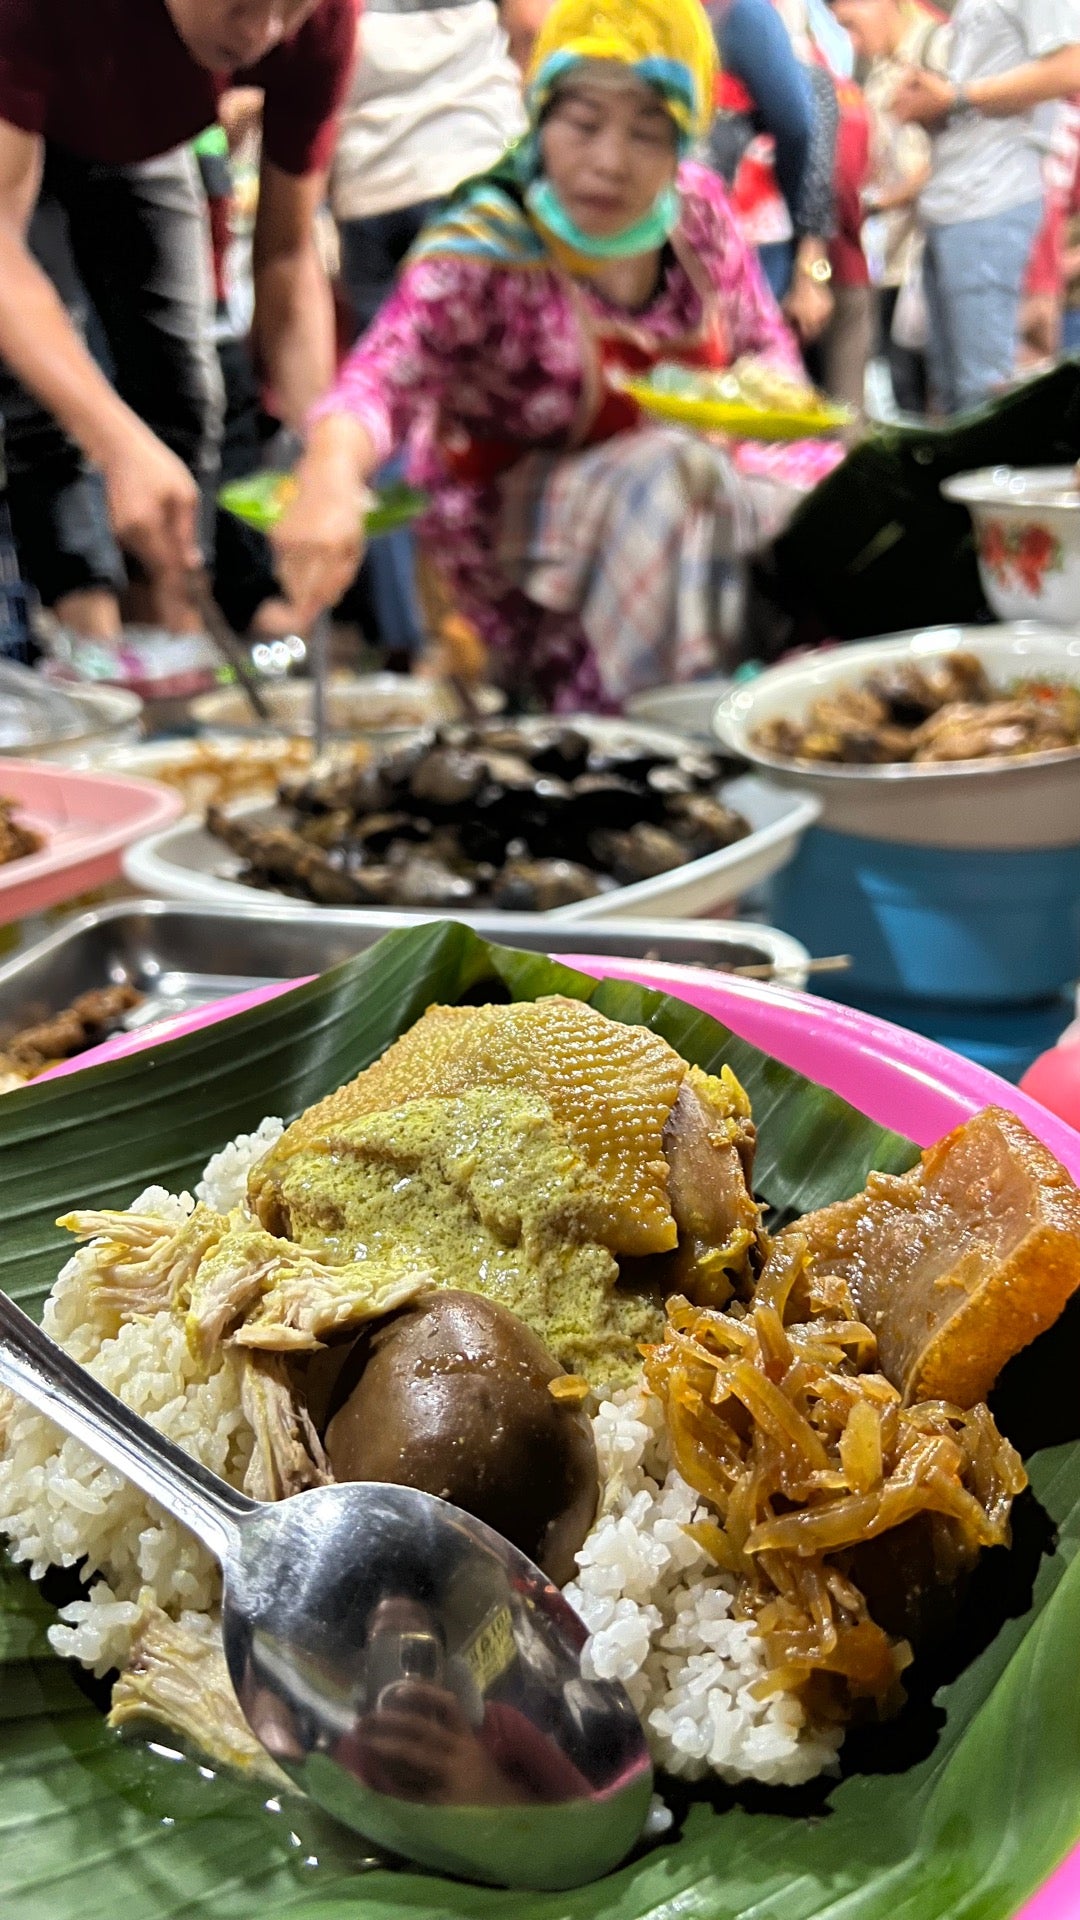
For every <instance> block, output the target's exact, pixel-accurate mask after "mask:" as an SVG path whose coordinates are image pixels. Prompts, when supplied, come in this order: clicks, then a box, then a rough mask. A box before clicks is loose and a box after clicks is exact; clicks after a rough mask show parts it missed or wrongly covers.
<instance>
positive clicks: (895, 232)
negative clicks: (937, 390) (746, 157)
mask: <svg viewBox="0 0 1080 1920" xmlns="http://www.w3.org/2000/svg"><path fill="white" fill-rule="evenodd" d="M832 10H833V12H834V13H835V15H836V18H837V20H838V21H839V22H840V25H841V26H842V27H844V28H845V29H846V31H847V33H848V35H849V37H850V39H851V43H852V46H853V47H854V49H855V52H856V54H857V55H858V57H859V59H860V60H861V61H863V62H865V64H866V72H865V76H864V81H863V88H864V93H865V96H866V104H867V108H868V110H869V113H870V169H871V170H870V180H869V184H868V186H867V189H866V191H865V193H864V195H863V205H864V207H865V209H866V212H867V213H868V214H869V215H871V216H876V217H877V218H879V219H880V221H881V235H882V242H883V244H882V248H881V261H880V267H879V273H880V279H879V295H878V315H879V327H878V333H879V340H880V344H881V350H882V351H883V353H884V356H885V358H886V360H887V361H888V365H889V372H890V375H891V378H892V386H893V394H894V397H895V399H896V404H897V406H898V407H900V408H901V409H902V411H903V412H905V413H918V414H922V413H925V412H926V406H927V399H928V392H927V377H926V361H925V357H924V355H923V354H921V353H919V352H917V351H916V350H915V349H913V348H911V347H906V346H901V345H899V344H898V343H897V342H896V340H895V339H894V338H893V321H894V319H895V317H896V308H897V303H898V301H899V299H900V294H901V291H902V289H903V288H904V287H905V286H907V285H909V284H910V283H911V282H912V281H913V280H914V279H915V277H916V276H918V277H919V278H920V280H921V275H922V248H923V242H922V228H921V226H920V223H919V212H918V204H919V196H920V195H921V193H922V191H923V188H924V187H925V186H926V184H927V182H928V180H929V178H930V136H929V134H928V133H927V132H926V130H925V129H924V128H923V127H920V126H916V125H914V124H912V123H910V122H909V123H906V124H902V123H901V122H899V121H898V120H897V119H896V118H895V117H894V115H893V111H892V106H893V101H894V99H895V97H896V92H897V89H898V87H899V86H900V84H901V82H902V81H903V79H904V78H905V76H906V74H907V72H908V71H909V69H911V68H913V67H916V68H917V67H929V68H931V69H933V70H934V71H935V72H939V73H944V72H945V70H946V68H947V65H948V58H949V28H948V21H947V19H946V16H945V15H944V14H942V13H940V12H939V11H938V10H937V8H936V7H931V6H926V5H924V4H923V0H832Z"/></svg>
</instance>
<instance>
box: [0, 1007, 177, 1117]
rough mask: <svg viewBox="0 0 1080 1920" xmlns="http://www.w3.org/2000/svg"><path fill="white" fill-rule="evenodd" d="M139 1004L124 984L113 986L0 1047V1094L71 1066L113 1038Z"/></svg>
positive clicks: (39, 1023) (25, 1029)
mask: <svg viewBox="0 0 1080 1920" xmlns="http://www.w3.org/2000/svg"><path fill="white" fill-rule="evenodd" d="M142 998H143V996H142V994H141V993H140V992H139V991H138V988H137V987H133V986H131V984H130V983H129V982H128V981H126V980H125V981H122V982H121V983H120V984H119V985H118V986H112V987H96V988H95V989H94V990H93V992H91V993H84V994H81V995H80V996H79V998H78V1000H76V1001H74V1002H73V1004H72V1005H71V1006H70V1007H65V1008H64V1009H63V1011H62V1012H60V1013H54V1014H51V1015H50V1016H49V1017H48V1019H45V1020H41V1021H39V1022H38V1023H37V1024H36V1025H34V1026H30V1027H23V1028H22V1029H21V1030H20V1031H19V1032H17V1033H14V1034H11V1035H10V1037H9V1038H7V1039H6V1040H4V1041H3V1042H2V1043H0V1093H12V1092H14V1091H15V1090H16V1088H18V1087H21V1086H23V1085H25V1083H26V1082H27V1081H28V1080H34V1079H36V1078H37V1075H38V1074H39V1073H44V1072H45V1071H46V1069H47V1068H48V1067H55V1066H57V1065H58V1064H59V1062H60V1061H61V1060H74V1059H75V1057H76V1055H77V1054H80V1053H86V1051H87V1050H88V1048H90V1047H97V1046H100V1045H101V1043H102V1041H103V1040H108V1038H109V1037H110V1035H111V1034H114V1033H116V1032H118V1030H119V1029H120V1028H121V1027H122V1026H123V1024H124V1019H125V1017H126V1015H127V1014H129V1013H130V1012H131V1011H132V1009H133V1008H134V1007H137V1006H139V1005H140V1004H141V1002H142Z"/></svg>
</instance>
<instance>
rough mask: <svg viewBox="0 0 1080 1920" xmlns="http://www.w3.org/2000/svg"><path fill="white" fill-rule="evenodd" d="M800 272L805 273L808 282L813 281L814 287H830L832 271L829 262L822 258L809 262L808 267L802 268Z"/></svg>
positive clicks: (830, 262)
mask: <svg viewBox="0 0 1080 1920" xmlns="http://www.w3.org/2000/svg"><path fill="white" fill-rule="evenodd" d="M802 272H803V273H805V275H806V277H807V279H808V280H813V282H814V284H815V285H816V286H819V287H828V286H831V285H832V277H833V270H832V261H831V260H826V259H824V258H822V259H818V260H811V262H810V265H809V266H808V267H803V268H802Z"/></svg>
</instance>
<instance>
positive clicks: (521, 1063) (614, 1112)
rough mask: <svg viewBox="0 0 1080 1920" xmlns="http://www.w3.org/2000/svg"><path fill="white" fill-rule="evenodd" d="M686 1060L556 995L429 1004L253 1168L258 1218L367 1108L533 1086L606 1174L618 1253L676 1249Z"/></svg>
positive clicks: (385, 1109) (611, 1245) (651, 1036)
mask: <svg viewBox="0 0 1080 1920" xmlns="http://www.w3.org/2000/svg"><path fill="white" fill-rule="evenodd" d="M686 1073H687V1067H686V1062H685V1061H684V1060H681V1059H680V1058H679V1055H678V1054H677V1053H676V1052H675V1051H674V1048H672V1047H669V1046H668V1044H667V1041H666V1040H661V1039H660V1037H659V1036H658V1035H657V1034H655V1033H650V1032H649V1030H648V1028H646V1027H627V1026H622V1025H621V1024H620V1023H619V1022H617V1021H614V1020H608V1019H606V1018H605V1017H604V1015H603V1014H601V1013H596V1012H594V1010H593V1009H592V1008H591V1007H588V1006H586V1005H585V1004H584V1003H583V1002H582V1001H579V1000H567V999H563V998H561V997H552V998H550V999H546V1000H530V1001H524V1002H522V1003H520V1004H518V1005H515V1006H509V1007H430V1008H429V1009H428V1011H427V1013H426V1014H425V1015H424V1017H423V1019H422V1020H418V1021H417V1023H416V1025H415V1026H414V1027H411V1028H410V1029H409V1031H408V1033H405V1034H403V1035H402V1037H401V1039H400V1040H398V1041H397V1042H396V1043H395V1044H394V1046H392V1047H391V1048H390V1049H389V1051H388V1052H387V1053H385V1054H384V1055H383V1057H382V1059H381V1060H376V1062H375V1063H374V1065H373V1066H370V1067H368V1069H367V1070H366V1072H364V1073H362V1074H361V1075H360V1077H359V1079H357V1080H354V1081H352V1082H351V1084H350V1085H349V1086H347V1087H342V1088H341V1089H340V1091H339V1092H337V1093H333V1094H331V1095H330V1098H329V1099H328V1100H323V1101H322V1102H321V1103H320V1104H319V1106H317V1107H312V1108H311V1110H310V1112H308V1113H305V1114H302V1115H301V1117H300V1119H299V1120H297V1121H296V1123H295V1125H294V1126H291V1127H290V1128H289V1130H288V1132H287V1133H286V1134H284V1135H283V1137H282V1139H281V1140H280V1141H279V1142H278V1144H277V1146H276V1147H274V1148H273V1149H272V1151H271V1152H270V1153H269V1154H268V1155H267V1157H266V1159H265V1160H263V1161H262V1162H261V1163H260V1164H259V1166H257V1167H256V1168H255V1170H254V1172H253V1174H252V1181H251V1187H250V1194H251V1199H252V1201H253V1202H254V1204H255V1207H256V1210H257V1211H258V1213H259V1216H260V1218H261V1219H262V1220H263V1221H264V1222H268V1221H269V1219H270V1217H271V1216H272V1214H273V1210H274V1201H275V1196H276V1192H277V1191H279V1190H280V1182H281V1178H282V1174H283V1171H284V1168H285V1167H286V1166H287V1164H288V1162H289V1161H290V1160H291V1159H292V1158H293V1156H294V1155H295V1154H296V1153H297V1152H298V1151H301V1150H303V1151H305V1152H309V1153H310V1152H312V1151H314V1152H318V1151H319V1150H320V1148H321V1147H324V1143H325V1142H326V1140H327V1139H328V1137H331V1136H333V1135H334V1134H336V1133H338V1132H340V1130H341V1128H342V1127H343V1126H345V1125H347V1124H348V1123H349V1122H350V1121H353V1120H358V1119H360V1118H361V1116H362V1115H364V1114H369V1113H390V1112H393V1111H394V1110H395V1109H396V1108H398V1107H402V1106H405V1105H406V1104H407V1103H408V1102H409V1101H411V1100H419V1099H428V1100H452V1099H455V1098H457V1097H458V1096H459V1095H461V1094H463V1093H473V1092H476V1091H477V1090H478V1089H480V1088H481V1087H492V1088H508V1087H513V1088H515V1089H517V1090H518V1091H519V1092H522V1093H534V1094H537V1095H538V1096H539V1097H540V1099H542V1100H544V1101H546V1103H547V1105H548V1106H549V1107H550V1108H551V1111H552V1114H553V1115H554V1117H555V1119H556V1121H557V1122H558V1123H559V1124H560V1125H561V1126H562V1127H563V1128H564V1129H565V1131H566V1133H567V1134H568V1135H569V1137H570V1140H571V1141H572V1143H573V1145H574V1146H575V1147H576V1148H577V1149H578V1151H579V1152H580V1154H581V1156H582V1158H583V1159H584V1161H585V1164H586V1165H587V1166H588V1167H590V1168H591V1169H592V1171H593V1172H594V1173H596V1174H597V1175H598V1176H599V1179H600V1181H601V1183H602V1185H603V1188H604V1192H605V1194H606V1197H607V1207H608V1213H609V1219H608V1222H607V1224H606V1229H605V1233H604V1244H605V1245H606V1246H607V1247H608V1249H609V1251H610V1252H611V1253H615V1254H648V1253H667V1252H670V1251H671V1249H672V1248H674V1247H675V1246H676V1245H677V1243H678V1228H677V1227H676V1224H675V1220H674V1217H673V1215H672V1212H671V1207H670V1206H669V1204H668V1195H667V1183H668V1166H667V1161H666V1159H665V1158H664V1147H663V1135H664V1128H665V1126H666V1125H667V1122H668V1119H669V1117H670V1114H671V1110H672V1108H673V1107H674V1105H675V1102H676V1099H677V1098H678V1094H679V1089H680V1087H681V1086H682V1083H683V1080H684V1079H685V1078H686Z"/></svg>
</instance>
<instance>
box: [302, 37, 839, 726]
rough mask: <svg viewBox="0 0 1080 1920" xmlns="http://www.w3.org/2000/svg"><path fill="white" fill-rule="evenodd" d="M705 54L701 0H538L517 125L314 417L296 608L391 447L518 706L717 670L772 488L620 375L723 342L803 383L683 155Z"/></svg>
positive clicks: (622, 691) (315, 592) (313, 596)
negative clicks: (512, 139) (526, 112)
mask: <svg viewBox="0 0 1080 1920" xmlns="http://www.w3.org/2000/svg"><path fill="white" fill-rule="evenodd" d="M713 61H714V53H713V38H712V34H711V31H710V29H709V26H708V22H707V20H706V18H705V15H704V13H703V11H702V8H701V6H700V4H699V0H557V4H556V6H555V8H554V10H553V12H552V13H551V14H550V15H549V16H548V19H547V22H546V23H545V26H544V28H543V30H542V32H541V35H540V37H539V39H538V41H537V45H536V50H535V53H534V59H533V68H532V78H531V85H530V91H529V106H530V115H531V119H532V124H533V128H534V132H533V135H532V136H531V138H530V139H529V140H527V141H526V142H525V143H524V145H523V146H522V147H521V148H519V149H517V150H516V151H515V152H514V153H513V154H511V155H510V156H508V159H507V161H506V162H504V163H503V165H502V167H501V168H499V169H497V170H496V171H495V173H493V174H490V175H488V176H486V177H485V178H483V179H481V180H479V181H476V182H472V183H470V184H468V185H467V186H466V187H465V188H463V189H462V190H461V191H460V193H459V194H458V195H457V197H456V198H455V200H454V201H453V202H452V203H451V205H450V207H449V208H448V210H447V212H446V214H445V215H443V216H442V217H441V218H440V219H439V220H438V221H437V222H436V223H435V224H434V225H433V227H432V228H430V229H429V230H428V232H427V233H426V234H425V235H424V236H423V237H422V239H421V241H420V244H419V246H418V248H417V250H416V252H415V253H414V255H413V256H412V258H411V260H410V262H409V264H408V265H407V267H406V269H405V271H404V273H403V275H402V278H401V281H400V283H399V286H398V290H397V292H396V294H395V295H394V297H393V298H392V299H391V301H390V303H389V304H388V306H387V307H386V308H385V309H384V310H383V312H382V314H381V315H380V317H379V318H378V320H377V321H376V322H375V324H374V326H373V327H372V328H371V329H370V331H369V332H368V333H367V335H366V336H365V337H364V338H363V339H362V340H361V341H360V343H359V345H358V346H357V348H356V349H355V350H354V352H353V354H352V356H351V358H350V359H349V360H348V361H347V362H346V363H345V365H344V367H343V369H342V371H341V374H340V376H339V379H338V382H337V384H336V386H335V387H334V388H333V390H332V391H331V392H330V393H329V394H328V395H327V397H326V399H325V400H324V401H322V402H321V403H320V405H319V406H318V407H317V408H316V409H315V410H314V413H313V415H312V419H311V423H310V430H309V436H308V446H307V452H306V454H305V457H304V460H303V462H302V465H301V468H300V472H299V482H300V484H299V489H298V492H297V495H296V498H295V499H294V502H293V504H292V507H291V509H290V511H289V512H288V514H287V515H286V517H285V518H284V520H283V521H282V524H281V527H280V529H279V532H278V536H277V551H278V562H279V570H280V573H281V576H282V581H283V584H284V586H285V588H286V590H287V591H288V593H289V596H290V598H291V599H292V601H293V603H294V605H295V606H296V607H297V608H298V610H299V611H300V613H301V614H302V615H303V616H306V617H311V616H313V615H314V614H315V613H316V612H317V611H319V610H321V609H322V608H323V607H325V606H327V605H329V604H332V603H333V601H334V600H335V599H336V598H337V597H338V596H339V595H340V593H341V592H343V591H344V588H345V586H346V585H347V584H348V581H349V579H350V578H351V577H352V573H353V571H354V569H355V567H356V564H357V561H358V558H359V547H360V543H359V539H358V534H357V528H358V527H359V525H360V524H361V521H362V516H363V503H364V496H365V489H366V484H367V481H368V479H369V478H370V476H371V475H372V474H373V473H374V472H375V471H376V469H377V468H378V467H379V466H380V465H381V464H382V463H383V461H384V460H385V459H386V458H387V457H388V456H389V454H390V453H391V451H392V450H393V449H394V448H396V447H398V446H400V445H401V444H402V443H405V442H407V443H408V447H409V456H410V466H409V471H410V475H411V477H412V478H413V479H414V480H415V481H416V482H417V483H418V484H420V485H422V486H423V487H425V488H426V490H427V492H428V495H429V498H430V508H429V511H428V513H427V516H426V519H425V522H424V524H423V529H422V531H423V538H424V543H425V548H426V551H427V553H428V554H429V555H430V557H431V558H432V560H433V561H434V563H435V564H436V566H437V568H438V569H439V572H440V573H441V575H442V577H443V579H444V580H445V581H446V583H447V584H448V586H449V587H450V589H451V590H452V592H453V594H454V597H455V599H456V601H457V604H458V606H459V607H460V609H461V611H462V612H463V613H465V614H466V615H467V616H468V617H469V618H470V619H471V620H472V621H473V622H474V624H475V625H476V627H477V628H478V629H479V631H480V633H481V635H482V636H483V638H484V640H485V641H486V643H487V646H488V648H489V651H490V655H491V662H492V670H493V672H494V673H495V674H496V676H497V677H498V678H500V679H501V680H502V682H503V683H504V684H505V685H507V686H508V687H510V688H511V689H512V690H514V691H516V692H517V693H518V694H520V695H521V697H522V698H523V699H526V700H529V699H533V700H535V699H540V700H543V701H545V702H546V703H548V704H551V705H554V706H556V707H560V708H562V709H564V710H569V709H571V708H573V707H581V706H591V707H596V708H616V707H618V706H619V705H620V704H621V703H622V701H623V700H625V699H626V698H627V696H628V695H629V694H631V693H633V692H635V691H636V690H638V689H639V688H641V687H644V686H649V685H653V684H656V683H658V682H660V681H664V680H669V679H676V678H678V679H690V678H693V677H694V675H695V674H698V673H701V672H704V671H707V670H708V669H709V668H710V667H712V666H715V664H716V648H717V634H718V630H719V624H718V617H717V607H718V599H719V591H720V586H721V584H722V582H723V580H724V578H725V577H726V576H728V575H729V574H730V568H731V563H732V561H733V560H734V559H735V558H736V557H737V556H738V555H739V554H742V553H746V552H748V551H750V550H751V549H752V548H753V547H754V546H755V545H757V544H758V543H759V541H760V540H761V539H762V538H763V537H765V536H766V535H767V534H768V533H770V532H771V531H773V530H774V528H773V526H772V525H770V524H769V512H768V508H767V507H765V506H763V504H762V503H763V500H764V499H766V498H767V490H765V491H764V492H763V491H762V490H761V489H758V488H755V486H754V485H753V483H751V482H747V481H745V480H743V479H742V478H740V476H739V475H738V474H737V473H736V472H735V470H734V468H733V467H732V465H731V463H730V461H729V459H728V457H727V455H726V454H725V453H724V452H723V451H722V450H721V449H720V448H719V447H716V446H714V445H712V444H710V443H709V442H707V441H705V440H702V439H700V438H698V437H696V436H693V435H690V434H687V433H684V432H682V431H680V430H679V429H676V428H670V427H666V426H660V425H657V424H654V423H647V422H646V421H645V419H644V418H643V416H641V415H640V413H639V412H638V410H637V409H636V407H635V406H634V405H633V403H632V402H631V401H629V400H628V398H627V397H626V396H625V394H624V393H623V392H622V391H621V389H620V383H619V379H618V375H619V374H620V373H623V372H626V371H637V372H640V371H643V370H645V369H647V368H649V367H651V366H654V365H655V364H657V362H659V361H680V362H682V363H684V364H687V365H695V366H699V367H700V366H712V367H718V366H724V365H726V364H728V363H729V362H731V361H733V360H736V359H738V358H739V357H741V356H742V355H744V354H752V355H755V356H757V357H759V358H767V359H769V360H770V361H771V362H772V363H773V364H775V365H776V366H778V367H780V368H782V369H784V370H785V371H788V372H791V373H795V374H800V373H801V363H800V361H799V357H798V352H797V349H796V347H795V344H794V342H793V340H792V339H791V337H790V335H789V334H788V333H787V330H786V328H785V326H784V323H783V320H782V319H781V316H780V313H779V310H778V308H777V307H776V305H775V302H774V301H773V299H772V296H771V294H770V293H769V291H768V289H767V287H766V286H765V283H764V281H763V279H762V277H761V274H760V271H759V269H758V267H757V264H756V261H755V260H754V259H753V257H752V255H751V254H750V253H749V252H748V250H747V249H746V247H745V246H744V245H743V243H742V241H741V239H740V238H739V234H738V231H737V228H736V225H735V222H734V219H733V217H732V214H731V212H730V210H729V207H728V203H727V199H726V196H725V194H724V190H723V187H722V186H721V185H720V183H719V182H718V181H717V179H716V178H715V177H714V176H713V175H712V174H710V173H708V172H707V171H706V170H705V169H704V168H701V167H699V166H696V165H694V164H693V163H692V162H690V161H689V160H688V159H687V158H686V157H685V155H686V153H687V151H688V149H689V147H690V146H691V144H692V143H693V141H694V140H695V139H696V138H697V137H698V136H699V135H700V133H701V132H702V130H703V129H704V128H705V127H706V126H707V125H708V122H709V118H710V115H711V110H712V91H713V84H714V68H713ZM613 376H615V377H613Z"/></svg>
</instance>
